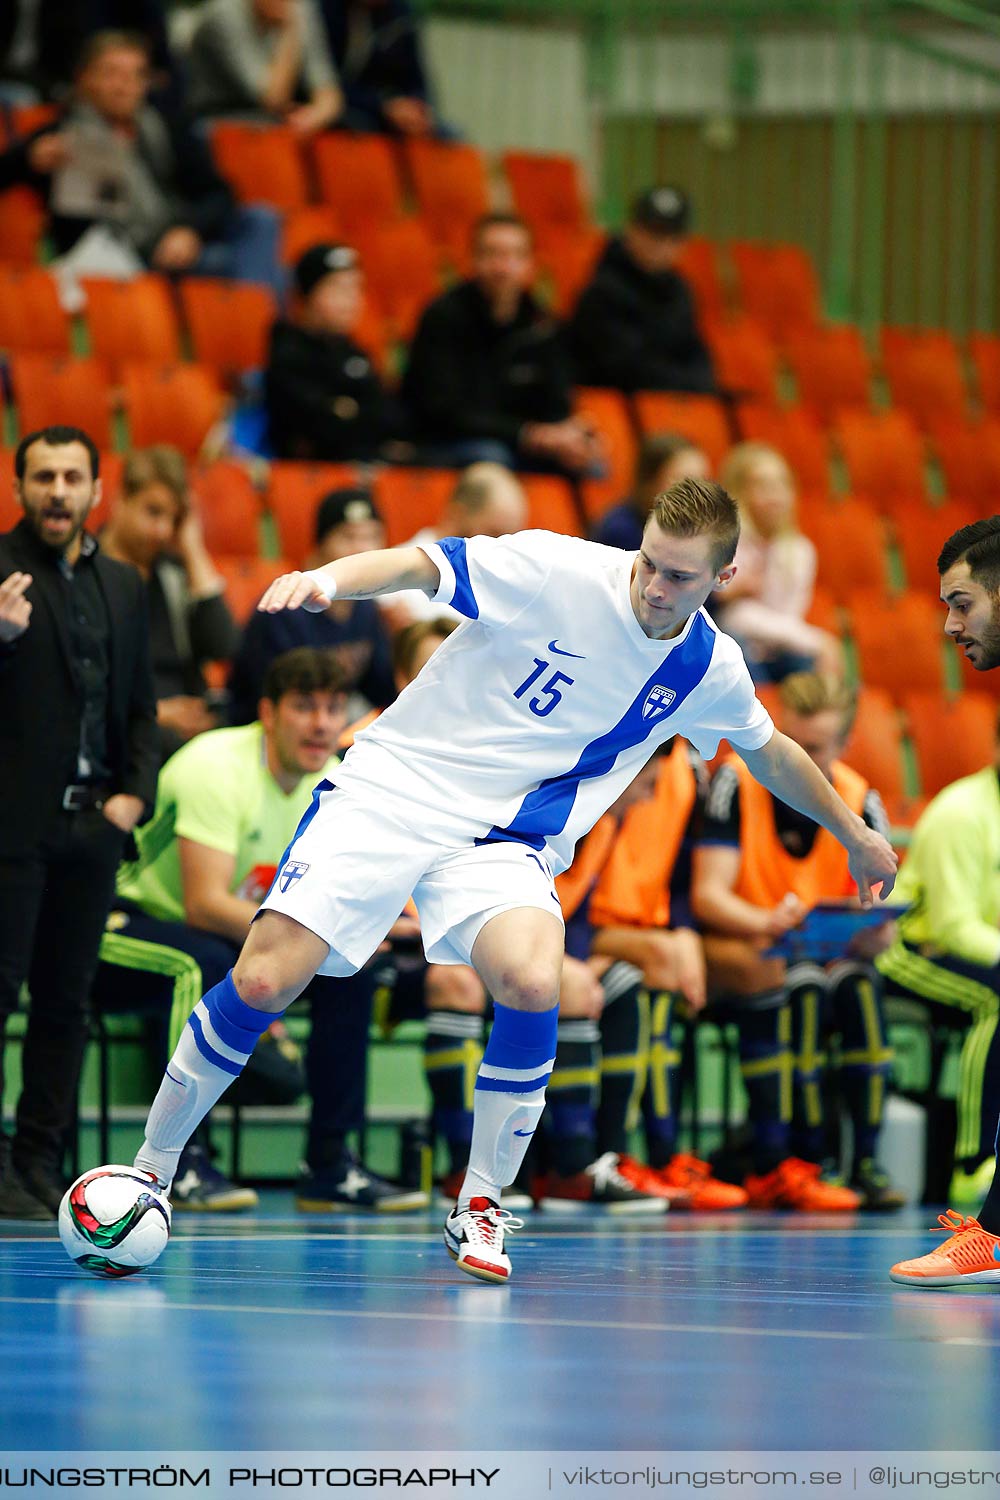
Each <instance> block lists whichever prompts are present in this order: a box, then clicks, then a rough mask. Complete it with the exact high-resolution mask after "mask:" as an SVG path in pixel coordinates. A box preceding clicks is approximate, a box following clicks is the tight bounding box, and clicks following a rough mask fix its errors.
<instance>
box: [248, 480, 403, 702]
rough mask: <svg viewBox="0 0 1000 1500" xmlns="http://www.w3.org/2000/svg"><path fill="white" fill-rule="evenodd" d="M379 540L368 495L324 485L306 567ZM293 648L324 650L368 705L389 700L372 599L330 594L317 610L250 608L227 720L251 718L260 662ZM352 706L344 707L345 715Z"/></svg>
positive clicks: (385, 656) (381, 629)
mask: <svg viewBox="0 0 1000 1500" xmlns="http://www.w3.org/2000/svg"><path fill="white" fill-rule="evenodd" d="M384 545H385V533H384V531H383V528H382V519H381V517H380V516H379V514H378V511H377V510H376V509H375V506H374V504H373V503H372V497H371V495H370V494H369V492H368V491H367V490H365V489H360V488H349V489H339V490H331V491H330V493H329V494H328V495H325V496H324V497H323V499H322V500H321V501H320V503H319V509H318V510H317V512H316V546H315V548H314V550H313V552H312V553H311V554H310V560H309V561H308V562H307V564H306V566H307V567H312V568H319V567H323V566H324V565H325V564H326V563H330V562H336V561H337V560H338V559H339V558H342V557H352V556H353V555H354V553H356V552H370V551H373V550H374V549H376V548H379V547H383V546H384ZM296 646H315V647H318V648H319V649H325V650H330V651H332V652H333V654H334V655H335V656H336V658H337V661H338V663H339V665H340V668H341V671H342V672H343V674H344V679H345V680H344V686H345V688H346V690H347V691H348V692H349V693H359V694H360V695H361V696H362V697H363V698H364V699H366V700H367V702H368V703H369V704H371V706H372V707H373V708H386V707H388V705H389V704H390V703H391V702H392V701H393V699H394V698H395V697H396V687H395V682H394V680H393V673H392V653H391V651H390V647H389V637H388V635H387V633H386V628H385V626H384V625H383V623H382V613H381V610H380V609H379V607H378V605H377V604H376V603H375V601H374V600H373V599H357V600H343V599H335V600H334V602H333V603H332V604H331V606H330V608H329V609H326V610H324V611H323V612H322V613H321V614H313V615H310V614H308V613H307V612H306V611H303V610H299V611H297V612H296V613H294V614H281V615H266V614H261V613H260V612H255V613H254V614H253V615H252V616H251V617H250V622H249V624H248V625H247V628H246V630H245V631H244V634H243V640H242V642H241V644H240V649H239V653H238V655H237V657H236V661H235V662H234V664H233V674H232V677H231V679H230V683H229V687H230V695H231V707H230V721H231V723H233V724H251V723H252V722H253V721H254V719H256V717H257V706H258V704H259V702H260V695H261V691H262V689H263V684H264V678H265V675H266V673H267V669H268V667H269V666H270V664H271V662H272V661H273V660H274V658H275V657H276V656H281V655H283V654H284V652H286V651H292V650H294V649H295V647H296ZM357 707H358V705H357V704H354V705H352V712H353V709H354V708H357ZM354 717H358V715H357V714H354Z"/></svg>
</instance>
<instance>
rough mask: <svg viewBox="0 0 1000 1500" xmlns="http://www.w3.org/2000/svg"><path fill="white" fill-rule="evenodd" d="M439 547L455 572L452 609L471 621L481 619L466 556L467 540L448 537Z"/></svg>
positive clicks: (459, 537) (460, 537) (439, 543)
mask: <svg viewBox="0 0 1000 1500" xmlns="http://www.w3.org/2000/svg"><path fill="white" fill-rule="evenodd" d="M438 546H439V547H440V548H441V551H442V552H443V553H444V555H445V557H446V558H447V559H448V561H449V562H450V563H451V565H452V567H453V568H454V570H455V595H454V598H453V599H452V600H451V601H450V602H451V607H452V609H457V610H458V612H459V614H461V615H465V616H466V618H467V619H469V620H478V619H479V605H478V603H477V602H476V596H475V594H474V592H473V589H472V579H471V578H470V577H469V560H468V558H467V557H466V555H465V538H464V537H462V536H446V537H445V538H444V539H443V541H440V542H438Z"/></svg>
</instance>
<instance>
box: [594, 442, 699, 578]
mask: <svg viewBox="0 0 1000 1500" xmlns="http://www.w3.org/2000/svg"><path fill="white" fill-rule="evenodd" d="M711 473H712V466H711V464H710V463H709V461H708V459H707V458H706V456H705V454H704V453H702V451H701V449H700V448H699V447H697V446H696V444H694V443H692V442H691V440H690V438H686V437H682V436H680V434H679V433H676V432H657V433H655V434H654V435H653V436H652V437H647V438H643V440H642V444H641V445H640V448H639V452H638V455H637V457H636V463H635V475H634V477H633V480H632V493H631V494H630V495H629V496H628V498H627V499H626V500H623V501H622V503H621V504H620V505H615V506H613V507H612V509H611V510H609V511H607V512H606V513H605V514H604V515H603V516H602V517H601V519H600V521H599V522H598V524H597V527H596V530H595V532H594V541H595V542H603V543H604V545H605V546H606V547H621V548H622V549H623V550H624V551H625V552H638V550H639V548H640V547H641V546H642V533H643V529H644V528H645V525H646V521H647V520H648V518H649V513H650V511H651V510H652V508H653V501H654V500H655V499H656V497H657V495H659V494H661V493H662V492H663V490H666V489H669V488H670V486H671V485H672V484H676V483H677V481H678V480H679V479H708V478H710V477H711Z"/></svg>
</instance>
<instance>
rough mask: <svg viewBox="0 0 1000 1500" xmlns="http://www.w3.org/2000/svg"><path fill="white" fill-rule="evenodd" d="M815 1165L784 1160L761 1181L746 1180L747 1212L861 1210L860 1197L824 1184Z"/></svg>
mask: <svg viewBox="0 0 1000 1500" xmlns="http://www.w3.org/2000/svg"><path fill="white" fill-rule="evenodd" d="M821 1170H822V1169H821V1167H820V1166H819V1164H818V1163H817V1162H813V1161H801V1160H800V1159H799V1158H798V1157H797V1156H788V1157H786V1158H785V1160H784V1161H783V1162H779V1163H778V1165H777V1166H776V1167H775V1168H774V1170H773V1171H772V1172H768V1173H766V1175H765V1176H763V1177H752V1176H751V1177H747V1178H746V1180H745V1181H744V1183H743V1186H744V1187H745V1188H746V1190H747V1199H748V1203H749V1207H750V1208H791V1209H795V1210H796V1211H797V1212H798V1213H803V1214H827V1213H849V1212H850V1211H851V1210H852V1209H855V1208H860V1207H861V1195H860V1193H855V1192H854V1191H853V1189H851V1188H846V1187H840V1186H839V1185H838V1184H837V1183H833V1182H824V1181H823V1180H822V1178H821V1177H820V1172H821Z"/></svg>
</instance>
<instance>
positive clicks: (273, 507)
mask: <svg viewBox="0 0 1000 1500" xmlns="http://www.w3.org/2000/svg"><path fill="white" fill-rule="evenodd" d="M358 483H359V478H358V471H357V469H356V468H355V467H354V466H353V464H309V463H290V462H287V461H285V460H279V461H278V462H275V463H273V464H272V465H271V469H270V473H269V475H268V481H267V507H268V509H269V510H270V512H271V515H272V516H273V517H274V523H275V525H276V527H277V528H278V541H279V544H280V546H281V550H282V552H283V553H284V555H285V556H286V557H289V558H291V560H292V565H293V566H294V567H299V566H300V565H301V564H302V562H303V561H304V560H305V557H306V554H307V553H308V552H309V551H310V549H311V548H312V546H313V544H314V541H315V528H316V510H317V507H318V505H319V502H320V501H321V500H322V498H323V496H324V495H325V494H326V493H327V492H328V491H329V490H338V489H346V488H348V487H349V486H351V485H357V484H358Z"/></svg>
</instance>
